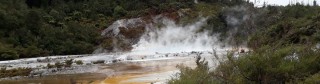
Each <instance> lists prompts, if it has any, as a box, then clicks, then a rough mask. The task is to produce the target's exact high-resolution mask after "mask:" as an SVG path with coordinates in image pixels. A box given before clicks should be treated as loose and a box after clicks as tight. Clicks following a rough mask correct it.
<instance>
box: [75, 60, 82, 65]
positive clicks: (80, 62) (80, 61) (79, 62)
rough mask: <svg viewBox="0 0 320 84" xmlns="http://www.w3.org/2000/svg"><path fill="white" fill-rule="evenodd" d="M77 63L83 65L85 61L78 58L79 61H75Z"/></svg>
mask: <svg viewBox="0 0 320 84" xmlns="http://www.w3.org/2000/svg"><path fill="white" fill-rule="evenodd" d="M75 63H76V64H77V65H83V61H82V60H77V61H75Z"/></svg>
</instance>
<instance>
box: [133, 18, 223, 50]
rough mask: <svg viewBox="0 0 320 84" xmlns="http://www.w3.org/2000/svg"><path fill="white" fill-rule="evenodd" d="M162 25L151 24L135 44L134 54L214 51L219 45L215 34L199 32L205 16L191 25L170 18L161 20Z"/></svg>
mask: <svg viewBox="0 0 320 84" xmlns="http://www.w3.org/2000/svg"><path fill="white" fill-rule="evenodd" d="M159 22H160V23H161V24H163V26H162V27H156V26H153V25H151V26H149V27H147V29H148V31H147V32H146V33H145V34H144V35H143V36H142V37H141V39H140V41H139V42H138V43H137V44H135V45H133V50H132V52H131V53H132V54H143V55H145V54H154V53H179V52H192V51H212V48H213V46H214V45H217V44H216V42H217V39H216V37H215V36H211V35H209V34H208V32H199V31H200V29H201V26H203V25H204V23H205V22H206V19H205V18H202V19H200V20H199V21H197V22H195V23H192V24H189V25H179V24H176V23H175V22H174V21H172V20H169V19H162V20H161V21H159Z"/></svg>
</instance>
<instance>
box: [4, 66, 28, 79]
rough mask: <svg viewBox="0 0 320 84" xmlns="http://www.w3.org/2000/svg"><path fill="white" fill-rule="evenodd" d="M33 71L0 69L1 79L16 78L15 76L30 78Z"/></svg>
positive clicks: (26, 69)
mask: <svg viewBox="0 0 320 84" xmlns="http://www.w3.org/2000/svg"><path fill="white" fill-rule="evenodd" d="M31 71H32V69H31V68H14V69H6V68H1V69H0V78H5V77H14V76H28V75H29V74H30V72H31Z"/></svg>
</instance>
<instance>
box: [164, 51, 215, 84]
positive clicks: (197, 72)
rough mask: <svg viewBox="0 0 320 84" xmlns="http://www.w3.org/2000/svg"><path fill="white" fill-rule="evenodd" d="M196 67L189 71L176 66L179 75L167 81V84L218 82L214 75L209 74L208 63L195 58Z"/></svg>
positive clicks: (184, 67)
mask: <svg viewBox="0 0 320 84" xmlns="http://www.w3.org/2000/svg"><path fill="white" fill-rule="evenodd" d="M196 63H197V67H196V68H195V69H191V68H189V67H186V66H183V65H178V66H177V67H178V68H179V69H180V71H181V72H180V73H178V74H177V75H176V77H177V78H173V79H171V80H169V81H168V84H217V83H219V81H218V80H217V78H216V77H215V76H214V73H212V72H209V67H208V62H206V61H205V60H201V57H200V56H199V57H197V60H196Z"/></svg>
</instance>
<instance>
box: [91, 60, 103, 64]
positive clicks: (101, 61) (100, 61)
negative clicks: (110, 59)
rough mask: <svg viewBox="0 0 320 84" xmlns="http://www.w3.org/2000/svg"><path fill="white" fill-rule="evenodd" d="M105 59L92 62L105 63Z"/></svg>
mask: <svg viewBox="0 0 320 84" xmlns="http://www.w3.org/2000/svg"><path fill="white" fill-rule="evenodd" d="M104 62H105V61H104V60H97V61H93V62H92V64H103V63H104Z"/></svg>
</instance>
